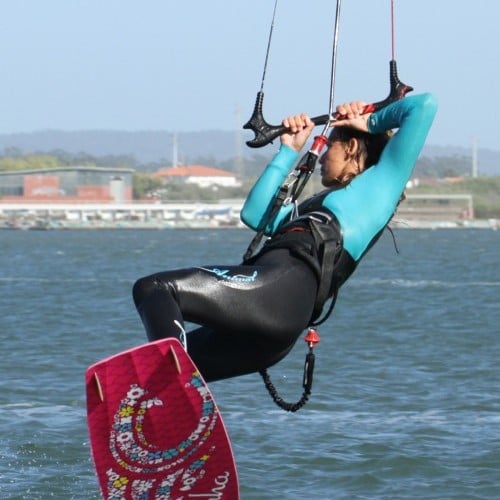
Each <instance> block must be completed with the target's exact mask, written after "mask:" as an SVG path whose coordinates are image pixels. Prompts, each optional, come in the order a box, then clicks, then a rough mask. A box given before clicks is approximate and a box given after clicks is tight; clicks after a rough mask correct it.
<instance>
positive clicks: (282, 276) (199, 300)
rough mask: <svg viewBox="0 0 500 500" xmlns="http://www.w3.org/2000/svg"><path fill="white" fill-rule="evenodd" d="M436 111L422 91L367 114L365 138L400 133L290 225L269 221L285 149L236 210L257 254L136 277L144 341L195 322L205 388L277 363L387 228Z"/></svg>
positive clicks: (285, 166) (193, 335) (289, 162)
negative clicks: (254, 235) (263, 238)
mask: <svg viewBox="0 0 500 500" xmlns="http://www.w3.org/2000/svg"><path fill="white" fill-rule="evenodd" d="M436 108H437V106H436V101H435V99H434V98H433V96H432V95H430V94H422V95H416V96H411V97H406V98H404V99H402V100H401V101H398V102H396V103H394V104H391V105H389V106H387V107H386V108H384V109H382V110H380V111H377V112H375V113H373V114H372V115H371V116H370V119H369V124H368V125H369V131H370V132H372V133H379V132H384V131H386V130H389V129H394V128H398V129H399V130H398V131H397V132H396V133H395V134H394V136H393V137H392V138H391V140H390V141H389V143H388V144H387V146H386V147H385V148H384V151H383V152H382V155H381V157H380V160H379V162H378V163H377V164H376V165H374V166H373V167H371V168H369V169H367V170H366V171H365V172H363V173H362V174H361V175H359V176H357V177H356V178H355V179H354V180H353V181H352V182H351V183H350V184H348V185H347V186H345V187H343V188H341V189H326V190H324V191H323V192H321V193H319V194H318V195H316V196H313V197H312V198H310V199H308V200H306V201H304V202H303V203H301V205H300V206H299V217H298V218H297V219H294V220H292V221H290V220H289V218H290V214H291V211H292V208H293V207H292V206H291V205H288V206H283V207H282V208H281V210H280V211H279V212H278V214H277V215H276V216H275V217H274V219H273V220H272V221H269V220H268V214H269V211H270V207H271V206H272V204H273V202H274V199H275V197H276V196H277V193H278V191H279V187H280V186H281V184H282V183H283V181H284V180H285V178H286V176H287V175H288V173H289V171H290V169H291V168H292V167H293V165H294V163H295V162H296V160H297V158H298V153H297V152H295V151H294V150H292V149H291V148H289V147H287V146H282V147H281V148H280V150H279V152H278V153H277V154H276V156H275V157H274V158H273V160H272V161H271V163H270V164H269V165H268V166H267V167H266V169H265V170H264V172H263V173H262V175H261V176H260V178H259V179H258V180H257V182H256V184H255V185H254V187H253V188H252V190H251V192H250V194H249V196H248V198H247V200H246V202H245V205H244V207H243V209H242V213H241V218H242V220H243V222H244V223H245V224H247V225H248V226H249V227H251V228H252V229H255V230H261V229H265V230H266V233H267V235H268V236H269V237H270V238H269V240H268V241H267V242H266V245H265V246H264V248H263V250H262V251H261V252H260V253H259V254H258V255H257V256H255V257H253V258H251V259H250V260H248V261H247V262H244V263H242V264H240V265H236V266H225V265H207V266H200V267H193V268H189V269H180V270H172V271H165V272H161V273H157V274H154V275H151V276H147V277H145V278H141V279H140V280H138V281H137V282H136V284H135V285H134V291H133V294H134V301H135V304H136V307H137V310H138V312H139V314H140V316H141V318H142V320H143V323H144V326H145V328H146V332H147V335H148V338H149V339H150V340H156V339H159V338H163V337H168V336H176V337H178V336H179V331H180V330H179V327H178V326H177V325H176V321H177V322H178V323H179V324H184V321H189V322H192V323H196V324H198V325H201V326H200V327H199V328H196V329H194V330H192V331H190V332H188V334H187V346H188V352H189V354H190V355H191V357H192V358H193V360H194V361H195V363H196V364H197V366H198V368H199V369H200V371H201V373H202V374H203V376H204V377H205V379H206V380H208V381H211V380H217V379H222V378H227V377H232V376H237V375H242V374H246V373H251V372H255V371H259V370H262V369H263V368H267V367H269V366H271V365H272V364H274V363H276V362H278V361H279V360H281V359H282V358H283V357H284V356H285V355H286V354H287V353H288V352H289V351H290V350H291V348H292V347H293V345H294V343H295V342H296V340H297V338H298V337H299V335H300V334H301V332H302V331H303V330H304V329H305V328H306V327H307V326H308V325H309V324H310V323H311V321H312V320H314V319H316V318H317V317H318V316H319V314H320V310H321V306H322V305H323V302H324V301H325V300H326V299H327V298H329V297H331V296H333V295H336V294H337V292H338V288H339V287H340V286H341V285H342V283H344V281H345V280H346V279H347V278H348V277H349V276H350V274H351V273H352V272H353V271H354V269H355V267H356V265H357V263H358V262H359V261H360V259H361V258H362V257H363V255H364V254H365V253H366V251H367V250H368V249H369V248H370V247H371V246H372V245H373V243H374V242H375V241H376V239H377V238H378V236H379V235H380V233H381V231H382V230H383V229H384V228H385V227H386V226H387V224H388V222H389V220H390V219H391V217H392V215H393V214H394V211H395V210H396V207H397V204H398V202H399V200H400V197H401V194H402V192H403V191H404V189H405V186H406V184H407V182H408V180H409V178H410V176H411V173H412V170H413V167H414V165H415V162H416V160H417V157H418V155H419V153H420V151H421V149H422V146H423V145H424V142H425V138H426V136H427V133H428V131H429V129H430V126H431V124H432V121H433V118H434V115H435V113H436ZM324 241H327V242H328V245H323V243H324ZM325 256H326V257H325ZM318 295H321V297H320V299H321V300H317V297H318Z"/></svg>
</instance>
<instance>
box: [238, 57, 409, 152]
mask: <svg viewBox="0 0 500 500" xmlns="http://www.w3.org/2000/svg"><path fill="white" fill-rule="evenodd" d="M389 81H390V92H389V95H388V96H387V97H386V98H385V99H384V100H383V101H378V102H374V103H372V104H368V105H367V106H366V107H365V109H364V110H363V114H366V113H373V112H374V111H377V110H379V109H382V108H384V107H385V106H388V105H389V104H391V103H392V102H395V101H399V100H400V99H402V98H403V97H404V96H405V95H406V94H407V93H408V92H411V91H412V90H413V87H410V86H409V85H406V84H405V83H403V82H401V80H400V79H399V77H398V69H397V65H396V61H395V60H394V59H392V60H391V61H389ZM263 101H264V92H263V91H262V90H260V91H259V92H258V93H257V99H256V100H255V107H254V110H253V114H252V116H251V117H250V120H248V122H247V123H245V125H243V128H244V129H247V130H251V131H252V132H253V133H254V134H255V137H254V138H253V139H251V140H250V141H247V143H246V144H247V146H249V147H251V148H261V147H263V146H265V145H267V144H269V143H270V142H272V141H273V140H274V139H276V137H279V136H280V135H281V134H283V133H284V132H286V130H287V129H286V127H285V126H283V125H270V124H269V123H267V122H266V120H265V119H264V115H263V114H262V104H263ZM333 118H334V119H335V120H340V119H342V118H343V117H342V116H339V115H338V114H335V115H334V116H333ZM330 119H331V118H330V115H320V116H315V117H314V118H311V120H312V121H313V123H314V124H315V125H325V124H326V123H328V121H329V120H330Z"/></svg>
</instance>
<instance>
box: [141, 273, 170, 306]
mask: <svg viewBox="0 0 500 500" xmlns="http://www.w3.org/2000/svg"><path fill="white" fill-rule="evenodd" d="M158 291H161V292H162V293H170V295H172V297H175V289H174V287H173V285H172V284H171V283H164V282H163V281H161V280H159V279H158V277H157V276H156V275H154V274H152V275H150V276H145V277H143V278H139V279H138V280H137V281H136V282H135V283H134V286H133V288H132V297H133V299H134V303H135V307H136V308H138V307H139V306H140V305H141V304H142V303H143V301H144V299H146V298H147V297H150V296H151V295H153V294H155V293H157V292H158Z"/></svg>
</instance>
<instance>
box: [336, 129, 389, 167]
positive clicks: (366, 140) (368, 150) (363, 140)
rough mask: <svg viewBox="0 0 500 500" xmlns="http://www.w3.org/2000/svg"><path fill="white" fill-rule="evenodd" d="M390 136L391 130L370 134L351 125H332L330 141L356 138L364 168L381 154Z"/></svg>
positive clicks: (372, 163)
mask: <svg viewBox="0 0 500 500" xmlns="http://www.w3.org/2000/svg"><path fill="white" fill-rule="evenodd" d="M391 137H392V131H387V132H383V133H381V134H370V133H368V132H362V131H361V130H356V129H353V128H351V127H334V128H333V130H332V131H331V133H330V137H329V139H330V141H340V142H349V139H352V138H355V139H358V142H359V148H360V154H364V157H365V170H366V169H367V168H369V167H371V166H373V165H375V164H376V163H377V162H378V161H379V159H380V155H381V154H382V151H383V149H384V148H385V146H386V144H387V142H388V141H389V139H390V138H391Z"/></svg>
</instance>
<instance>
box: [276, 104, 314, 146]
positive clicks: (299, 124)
mask: <svg viewBox="0 0 500 500" xmlns="http://www.w3.org/2000/svg"><path fill="white" fill-rule="evenodd" d="M282 123H283V125H284V126H285V127H286V129H287V130H286V132H284V133H283V134H282V135H281V144H284V145H286V146H288V147H290V148H292V149H295V151H297V152H299V151H300V150H301V149H302V148H303V147H304V144H305V143H306V142H307V140H308V139H309V136H310V135H311V132H312V131H313V129H314V127H315V125H314V122H313V121H312V120H311V119H310V118H309V116H308V115H306V114H305V113H302V114H300V115H293V116H289V117H288V118H285V119H284V120H283V122H282Z"/></svg>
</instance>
